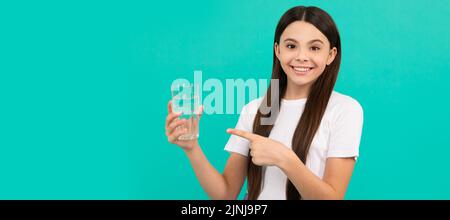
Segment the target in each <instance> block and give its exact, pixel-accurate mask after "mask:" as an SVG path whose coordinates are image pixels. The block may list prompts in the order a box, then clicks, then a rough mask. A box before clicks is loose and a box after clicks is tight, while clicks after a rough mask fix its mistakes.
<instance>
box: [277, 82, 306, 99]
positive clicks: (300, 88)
mask: <svg viewBox="0 0 450 220" xmlns="http://www.w3.org/2000/svg"><path fill="white" fill-rule="evenodd" d="M310 88H311V85H310V84H308V85H295V84H294V83H290V82H289V80H288V83H287V87H286V93H285V94H284V97H283V98H284V99H286V100H293V99H303V98H308V95H309V90H310Z"/></svg>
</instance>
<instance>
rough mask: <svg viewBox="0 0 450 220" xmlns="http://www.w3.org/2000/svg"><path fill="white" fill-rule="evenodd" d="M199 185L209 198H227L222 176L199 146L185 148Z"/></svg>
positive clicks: (225, 184) (224, 181) (225, 185)
mask: <svg viewBox="0 0 450 220" xmlns="http://www.w3.org/2000/svg"><path fill="white" fill-rule="evenodd" d="M185 153H186V155H187V156H188V158H189V161H190V163H191V165H192V168H193V169H194V172H195V175H196V176H197V179H198V180H199V182H200V185H201V186H202V188H203V189H204V190H205V192H206V193H207V194H208V196H209V198H211V199H227V191H228V190H227V183H226V180H225V178H224V176H223V175H222V174H221V173H219V172H218V171H217V169H216V168H214V167H213V166H212V165H211V163H210V162H209V161H208V159H207V158H206V156H205V154H204V153H203V151H202V149H201V148H200V146H199V145H198V144H197V146H195V147H193V148H192V149H190V150H187V151H186V150H185Z"/></svg>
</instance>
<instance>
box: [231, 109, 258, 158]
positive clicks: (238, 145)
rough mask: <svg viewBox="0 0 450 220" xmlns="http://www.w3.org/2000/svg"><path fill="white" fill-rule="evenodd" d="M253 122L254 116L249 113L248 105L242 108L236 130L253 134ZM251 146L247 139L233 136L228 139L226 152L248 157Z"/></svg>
mask: <svg viewBox="0 0 450 220" xmlns="http://www.w3.org/2000/svg"><path fill="white" fill-rule="evenodd" d="M253 117H254V116H253ZM252 121H253V118H252V115H251V114H250V113H249V111H248V105H246V106H244V107H243V108H242V111H241V114H240V116H239V119H238V122H237V124H236V127H235V129H238V130H242V131H247V132H253V122H252ZM249 144H250V142H249V141H248V140H247V139H245V138H241V137H239V136H236V135H231V136H230V138H229V139H228V142H227V144H226V145H225V150H226V151H228V152H230V153H231V152H235V153H239V154H242V155H244V156H246V157H247V156H248V151H249Z"/></svg>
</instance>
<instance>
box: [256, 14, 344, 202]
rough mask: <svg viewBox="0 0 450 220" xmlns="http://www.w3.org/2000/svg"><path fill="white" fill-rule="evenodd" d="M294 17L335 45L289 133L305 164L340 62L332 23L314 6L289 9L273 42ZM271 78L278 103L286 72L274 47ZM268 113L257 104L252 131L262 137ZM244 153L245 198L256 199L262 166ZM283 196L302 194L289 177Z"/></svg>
mask: <svg viewBox="0 0 450 220" xmlns="http://www.w3.org/2000/svg"><path fill="white" fill-rule="evenodd" d="M295 21H305V22H308V23H310V24H312V25H314V26H315V27H316V28H317V29H319V30H320V31H321V32H322V33H323V34H324V35H325V36H326V37H327V39H328V41H329V42H330V49H332V48H333V47H336V49H337V54H336V57H335V59H334V60H333V62H332V63H331V64H330V65H328V66H326V67H325V70H324V71H323V73H322V74H321V75H320V76H319V77H318V78H317V80H316V81H315V82H314V83H313V84H312V86H311V89H310V92H309V94H308V98H307V101H306V104H305V108H304V110H303V114H302V116H301V118H300V121H299V122H298V125H297V128H296V129H295V132H294V135H293V137H292V150H293V151H294V152H295V153H296V154H297V156H298V157H299V158H300V159H301V161H302V162H303V163H304V164H306V158H307V156H308V152H309V148H310V145H311V142H312V140H313V138H314V135H315V133H316V131H317V129H318V128H319V125H320V122H321V120H322V116H323V114H324V112H325V109H326V107H327V104H328V100H329V99H330V96H331V93H332V92H333V88H334V84H335V83H336V79H337V75H338V72H339V66H340V63H341V40H340V37H339V32H338V30H337V27H336V24H335V23H334V21H333V19H332V18H331V16H330V15H329V14H328V13H326V12H325V11H323V10H322V9H320V8H317V7H303V6H298V7H294V8H291V9H289V10H288V11H287V12H286V13H284V15H283V16H282V17H281V19H280V21H279V22H278V25H277V27H276V31H275V39H274V43H277V44H278V45H279V42H280V37H281V34H282V33H283V31H284V29H286V27H287V26H288V25H289V24H291V23H292V22H295ZM272 79H278V80H279V92H278V94H279V97H278V99H277V100H278V102H279V103H278V104H279V105H278V106H281V99H282V97H284V94H285V92H286V87H287V76H286V73H285V72H284V71H283V69H282V67H281V64H280V61H279V60H278V58H277V57H276V55H275V51H274V54H273V67H272ZM271 86H272V85H269V88H268V90H267V92H266V95H265V96H264V100H263V103H266V105H267V107H271V92H270V91H271ZM271 112H274V111H271ZM275 112H278V111H275ZM270 114H271V113H270V112H269V113H268V114H263V113H261V106H260V108H259V110H258V111H257V113H256V116H255V120H254V123H253V133H255V134H259V135H262V136H265V137H268V136H269V134H270V132H271V130H272V128H273V124H272V125H263V124H262V123H261V117H270V116H271V115H270ZM299 114H300V112H299ZM275 117H276V116H275ZM248 156H249V160H248V161H249V166H248V199H257V198H258V196H259V194H260V192H261V183H262V180H263V179H262V177H263V175H264V174H263V173H262V167H261V166H257V165H255V164H253V163H252V158H251V155H250V154H249V155H248ZM286 198H287V199H288V200H292V199H301V198H302V196H301V195H300V193H299V192H298V191H297V189H296V188H295V186H294V185H293V184H292V182H291V181H290V180H289V179H288V181H287V185H286Z"/></svg>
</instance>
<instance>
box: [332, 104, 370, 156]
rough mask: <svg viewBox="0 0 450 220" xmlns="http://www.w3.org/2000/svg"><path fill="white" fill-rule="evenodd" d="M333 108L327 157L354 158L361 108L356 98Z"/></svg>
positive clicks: (358, 140) (361, 126) (358, 135)
mask: <svg viewBox="0 0 450 220" xmlns="http://www.w3.org/2000/svg"><path fill="white" fill-rule="evenodd" d="M335 110H336V111H335V114H334V117H333V122H332V123H331V126H330V128H331V132H330V142H329V148H328V152H327V157H354V158H355V159H356V158H357V157H358V156H359V144H360V141H361V134H362V128H363V117H364V116H363V108H362V107H361V105H360V104H359V103H358V102H357V101H356V100H350V101H348V102H346V103H344V104H343V105H340V106H339V108H336V109H335Z"/></svg>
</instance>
